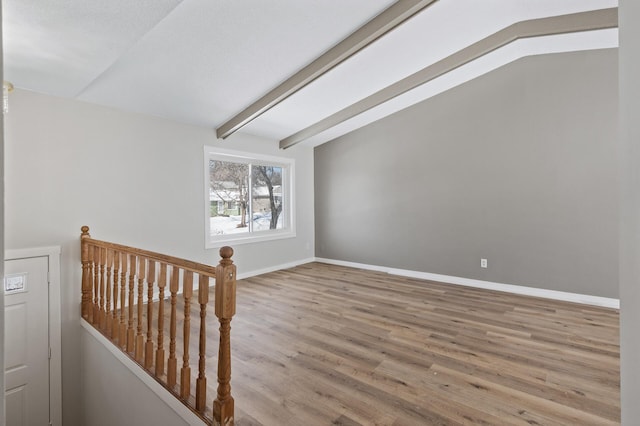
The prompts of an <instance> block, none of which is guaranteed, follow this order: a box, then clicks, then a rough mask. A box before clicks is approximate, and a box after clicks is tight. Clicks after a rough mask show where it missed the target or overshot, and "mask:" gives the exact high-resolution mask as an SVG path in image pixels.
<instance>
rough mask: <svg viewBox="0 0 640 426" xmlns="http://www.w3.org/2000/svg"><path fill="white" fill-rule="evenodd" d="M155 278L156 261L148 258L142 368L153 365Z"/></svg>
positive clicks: (148, 367)
mask: <svg viewBox="0 0 640 426" xmlns="http://www.w3.org/2000/svg"><path fill="white" fill-rule="evenodd" d="M155 280H156V262H154V261H153V260H151V259H149V270H148V272H147V341H146V343H145V345H144V368H146V369H151V367H153V284H154V282H155Z"/></svg>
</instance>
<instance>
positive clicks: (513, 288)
mask: <svg viewBox="0 0 640 426" xmlns="http://www.w3.org/2000/svg"><path fill="white" fill-rule="evenodd" d="M315 261H316V262H322V263H329V264H331V265H339V266H348V267H351V268H359V269H366V270H370V271H378V272H385V273H387V274H392V275H400V276H404V277H409V278H418V279H422V280H430V281H438V282H442V283H447V284H455V285H464V286H467V287H476V288H482V289H486V290H496V291H503V292H506V293H514V294H522V295H525V296H535V297H543V298H545V299H553V300H562V301H565V302H574V303H582V304H585V305H593V306H602V307H605V308H613V309H620V299H612V298H608V297H600V296H591V295H588V294H578V293H569V292H565V291H556V290H547V289H543V288H535V287H525V286H520V285H513V284H502V283H494V282H491V281H482V280H474V279H471V278H462V277H453V276H450V275H440V274H431V273H429V272H419V271H411V270H408V269H396V268H388V267H386V266H376V265H368V264H365V263H355V262H346V261H343V260H335V259H325V258H319V257H317V258H315Z"/></svg>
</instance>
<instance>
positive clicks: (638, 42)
mask: <svg viewBox="0 0 640 426" xmlns="http://www.w3.org/2000/svg"><path fill="white" fill-rule="evenodd" d="M639 20H640V2H638V1H637V0H621V1H620V145H619V152H620V166H621V167H620V169H621V173H620V175H621V179H620V181H621V191H620V196H621V197H620V200H621V203H620V323H621V332H620V340H621V347H620V378H621V389H620V390H621V402H622V425H623V426H635V425H637V424H638V419H640V404H638V401H640V363H638V360H639V359H640V332H639V329H638V324H640V173H638V170H640V81H638V75H640V27H639V26H638V21H639Z"/></svg>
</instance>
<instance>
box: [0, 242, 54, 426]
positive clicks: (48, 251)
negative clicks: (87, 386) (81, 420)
mask: <svg viewBox="0 0 640 426" xmlns="http://www.w3.org/2000/svg"><path fill="white" fill-rule="evenodd" d="M60 253H61V250H60V246H51V247H37V248H28V249H14V250H5V251H4V260H5V262H6V261H9V260H17V259H26V258H33V257H46V258H47V261H48V264H49V348H50V349H51V357H50V359H49V422H50V424H52V425H54V426H61V425H62V343H61V331H60V328H61V318H60ZM3 397H4V396H3Z"/></svg>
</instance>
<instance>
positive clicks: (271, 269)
mask: <svg viewBox="0 0 640 426" xmlns="http://www.w3.org/2000/svg"><path fill="white" fill-rule="evenodd" d="M315 260H316V258H315V257H309V258H307V259H300V260H294V261H293V262H288V263H283V264H281V265H276V266H270V267H268V268H264V269H256V270H255V271H249V272H243V273H241V274H238V276H237V279H239V280H243V279H245V278H250V277H255V276H256V275H262V274H267V273H269V272H274V271H279V270H281V269H289V268H294V267H296V266H299V265H304V264H305V263H311V262H314V261H315Z"/></svg>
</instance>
